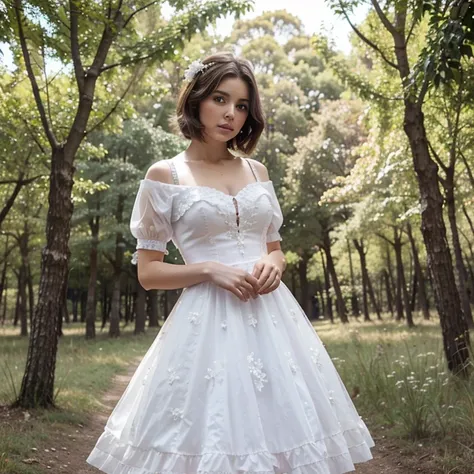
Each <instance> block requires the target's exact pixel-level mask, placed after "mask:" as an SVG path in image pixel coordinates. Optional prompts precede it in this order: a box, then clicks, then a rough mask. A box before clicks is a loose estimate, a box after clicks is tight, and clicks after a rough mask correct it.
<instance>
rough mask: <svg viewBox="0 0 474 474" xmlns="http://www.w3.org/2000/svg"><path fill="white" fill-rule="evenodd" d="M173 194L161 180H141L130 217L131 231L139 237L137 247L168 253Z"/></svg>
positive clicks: (171, 232) (171, 231)
mask: <svg viewBox="0 0 474 474" xmlns="http://www.w3.org/2000/svg"><path fill="white" fill-rule="evenodd" d="M171 198H172V196H171V194H170V193H168V192H167V189H166V188H165V187H164V186H162V185H161V183H160V182H159V181H153V180H150V179H143V180H141V181H140V187H139V188H138V192H137V196H136V198H135V203H134V205H133V209H132V214H131V218H130V231H131V233H132V235H133V236H134V237H135V238H136V239H137V245H136V248H137V249H147V250H159V251H161V252H164V253H165V254H166V255H167V254H168V251H167V250H166V244H167V243H168V242H169V241H170V240H171V237H172V234H173V230H172V227H171V202H172V199H171Z"/></svg>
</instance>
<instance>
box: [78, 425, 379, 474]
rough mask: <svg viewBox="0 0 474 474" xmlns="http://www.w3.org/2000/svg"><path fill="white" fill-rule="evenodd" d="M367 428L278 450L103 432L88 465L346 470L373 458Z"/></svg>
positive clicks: (175, 472) (154, 473) (115, 471)
mask: <svg viewBox="0 0 474 474" xmlns="http://www.w3.org/2000/svg"><path fill="white" fill-rule="evenodd" d="M372 446H374V442H373V440H372V438H371V437H370V434H368V433H367V432H366V428H360V429H358V428H354V429H350V430H346V431H344V432H339V433H336V434H334V435H332V436H328V437H327V438H324V439H321V440H315V441H310V442H308V443H306V444H304V445H302V446H298V447H295V448H292V449H290V450H287V451H283V452H279V453H270V452H268V451H260V452H256V453H250V454H227V453H222V452H205V453H200V454H186V453H170V452H161V451H158V450H156V449H149V450H145V449H141V448H138V447H134V446H131V445H129V444H122V443H119V441H118V440H117V439H116V438H115V437H114V436H113V435H112V433H110V432H109V431H107V430H106V431H104V432H103V433H102V435H101V437H100V438H99V440H98V441H97V444H96V446H95V447H94V449H93V450H92V452H91V453H90V454H89V457H88V458H87V460H86V461H87V463H89V464H90V465H92V466H94V467H96V468H98V469H100V470H101V471H102V472H105V473H107V474H194V473H196V474H236V473H249V474H275V473H277V474H284V473H292V474H342V473H345V472H350V471H354V470H355V467H354V464H357V463H362V462H366V461H369V460H370V459H372V458H373V456H372V453H371V451H370V447H372Z"/></svg>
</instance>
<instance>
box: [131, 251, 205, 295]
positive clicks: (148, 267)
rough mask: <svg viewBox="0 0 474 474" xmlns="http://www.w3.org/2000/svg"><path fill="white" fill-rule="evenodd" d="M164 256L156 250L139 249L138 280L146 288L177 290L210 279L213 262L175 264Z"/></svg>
mask: <svg viewBox="0 0 474 474" xmlns="http://www.w3.org/2000/svg"><path fill="white" fill-rule="evenodd" d="M163 257H164V253H163V252H159V251H156V250H144V249H139V250H138V281H139V282H140V285H142V286H143V288H145V290H153V289H160V290H175V289H178V288H186V287H188V286H192V285H196V284H198V283H202V282H204V281H209V280H210V269H211V266H212V265H210V263H212V262H199V263H191V264H187V265H175V264H173V263H165V262H163Z"/></svg>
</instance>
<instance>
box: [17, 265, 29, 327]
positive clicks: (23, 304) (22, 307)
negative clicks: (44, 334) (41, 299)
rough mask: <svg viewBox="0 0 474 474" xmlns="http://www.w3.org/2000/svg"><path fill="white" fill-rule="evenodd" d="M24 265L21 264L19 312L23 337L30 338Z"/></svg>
mask: <svg viewBox="0 0 474 474" xmlns="http://www.w3.org/2000/svg"><path fill="white" fill-rule="evenodd" d="M25 270H26V269H25V265H24V263H22V264H21V267H20V272H19V276H18V293H19V295H20V297H19V299H18V311H19V315H20V322H21V332H20V335H21V336H28V305H27V301H26V274H25V273H26V271H25Z"/></svg>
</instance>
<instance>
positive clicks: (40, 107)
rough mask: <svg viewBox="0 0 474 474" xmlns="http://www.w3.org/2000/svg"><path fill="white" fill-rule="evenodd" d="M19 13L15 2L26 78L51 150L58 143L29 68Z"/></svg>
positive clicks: (29, 59)
mask: <svg viewBox="0 0 474 474" xmlns="http://www.w3.org/2000/svg"><path fill="white" fill-rule="evenodd" d="M21 12H22V3H21V0H15V15H16V20H17V23H18V35H19V37H20V44H21V50H22V53H23V59H24V60H25V67H26V70H27V73H28V78H29V79H30V83H31V88H32V90H33V96H34V98H35V101H36V106H37V107H38V112H39V114H40V119H41V123H42V124H43V128H44V131H45V133H46V137H47V138H48V141H49V144H50V145H51V148H52V149H56V148H58V147H59V143H58V141H57V139H56V137H55V136H54V133H53V131H52V129H51V127H50V124H49V122H48V118H47V117H46V112H45V109H44V105H43V101H42V100H41V95H40V91H39V88H38V83H37V82H36V77H35V73H34V71H33V68H32V66H31V58H30V53H29V51H28V46H27V44H26V38H25V32H24V30H23V23H22V16H21Z"/></svg>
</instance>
